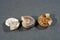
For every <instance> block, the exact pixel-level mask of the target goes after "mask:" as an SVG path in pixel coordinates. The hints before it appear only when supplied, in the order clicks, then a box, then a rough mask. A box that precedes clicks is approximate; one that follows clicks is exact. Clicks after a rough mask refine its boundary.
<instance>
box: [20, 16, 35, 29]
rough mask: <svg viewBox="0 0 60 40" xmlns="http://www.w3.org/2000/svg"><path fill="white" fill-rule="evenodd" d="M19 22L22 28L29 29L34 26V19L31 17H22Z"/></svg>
mask: <svg viewBox="0 0 60 40" xmlns="http://www.w3.org/2000/svg"><path fill="white" fill-rule="evenodd" d="M21 20H22V26H23V27H24V28H30V27H32V26H33V25H34V24H35V19H34V18H33V17H31V16H22V17H21Z"/></svg>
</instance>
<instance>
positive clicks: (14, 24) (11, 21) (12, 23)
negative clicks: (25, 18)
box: [5, 18, 20, 30]
mask: <svg viewBox="0 0 60 40" xmlns="http://www.w3.org/2000/svg"><path fill="white" fill-rule="evenodd" d="M5 25H6V26H7V27H10V30H15V29H17V28H18V27H19V25H20V22H19V20H18V19H16V18H8V19H7V20H6V22H5Z"/></svg>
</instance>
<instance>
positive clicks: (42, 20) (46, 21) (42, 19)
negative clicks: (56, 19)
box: [38, 13, 52, 27]
mask: <svg viewBox="0 0 60 40" xmlns="http://www.w3.org/2000/svg"><path fill="white" fill-rule="evenodd" d="M38 24H39V25H40V26H42V27H48V26H49V25H51V24H52V18H51V17H50V14H49V13H43V14H41V15H40V16H39V17H38Z"/></svg>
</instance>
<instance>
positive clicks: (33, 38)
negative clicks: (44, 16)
mask: <svg viewBox="0 0 60 40" xmlns="http://www.w3.org/2000/svg"><path fill="white" fill-rule="evenodd" d="M43 12H44V13H50V14H52V17H53V20H54V23H53V24H52V25H51V26H50V27H48V28H46V29H44V30H43V29H41V28H39V29H38V28H36V27H37V26H36V27H33V28H31V29H29V30H25V31H22V30H20V29H19V30H15V31H9V29H7V28H6V26H5V25H4V22H5V20H6V19H7V18H10V17H15V18H18V19H20V17H21V16H22V15H30V16H34V17H35V18H36V19H37V17H38V16H39V15H40V14H41V13H43ZM0 40H60V0H0Z"/></svg>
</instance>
